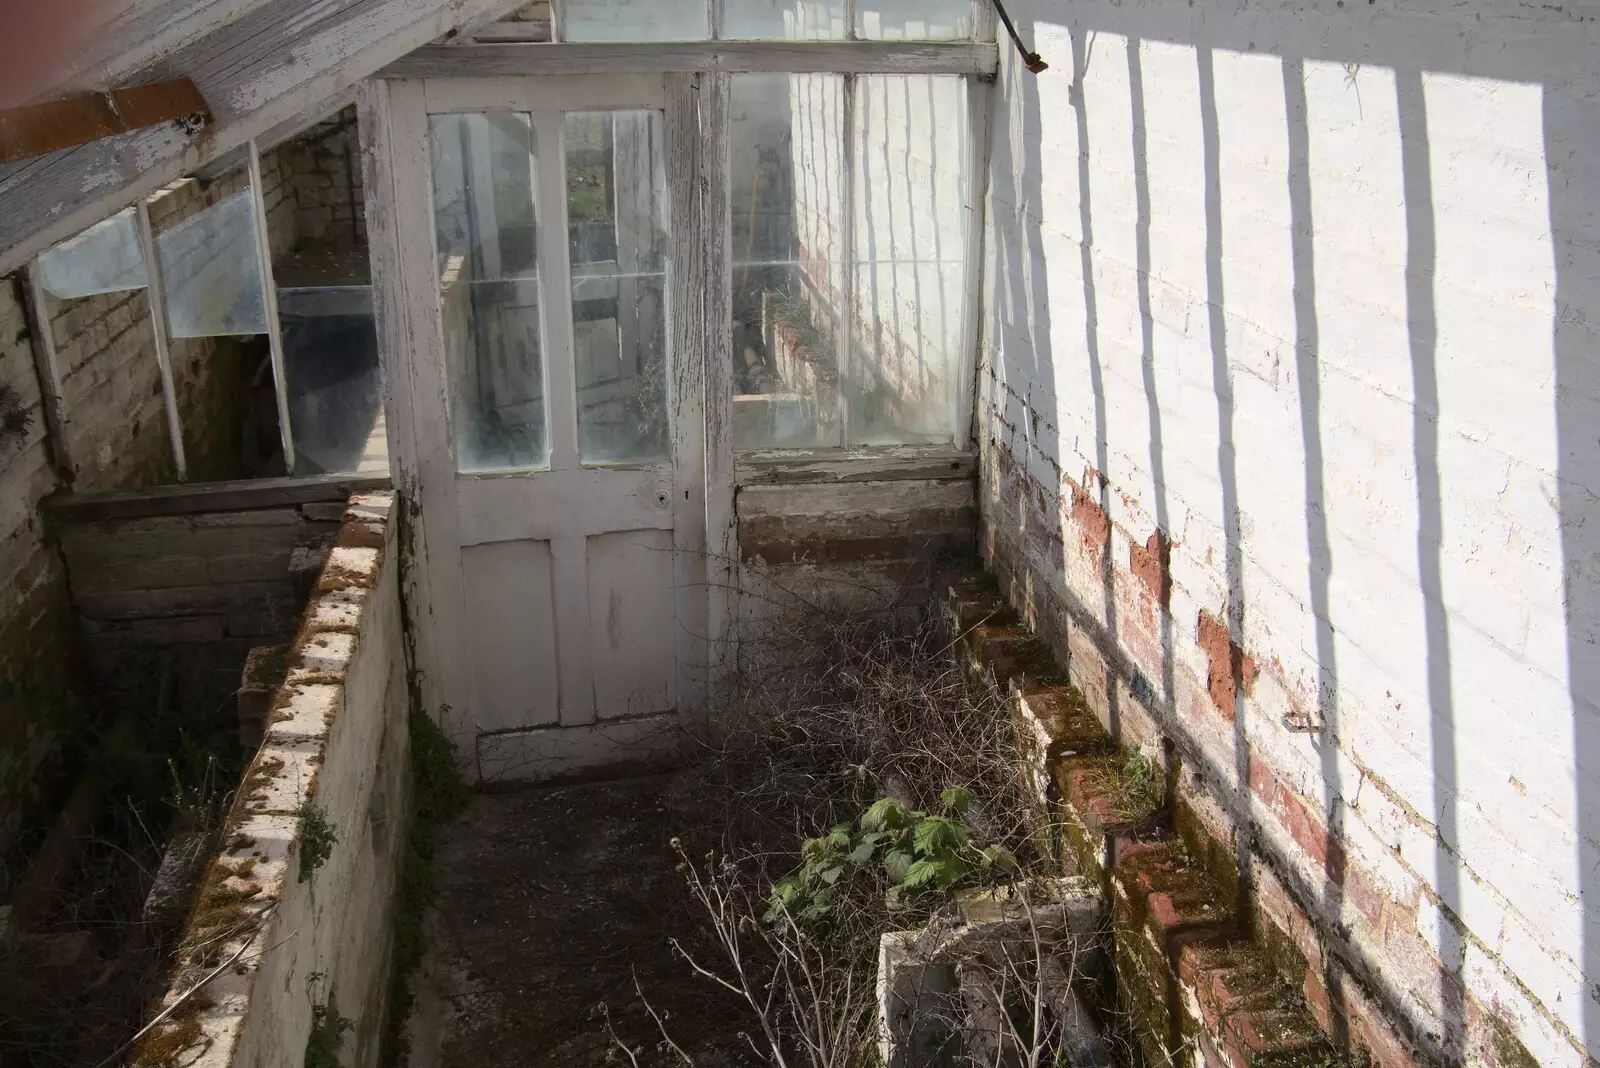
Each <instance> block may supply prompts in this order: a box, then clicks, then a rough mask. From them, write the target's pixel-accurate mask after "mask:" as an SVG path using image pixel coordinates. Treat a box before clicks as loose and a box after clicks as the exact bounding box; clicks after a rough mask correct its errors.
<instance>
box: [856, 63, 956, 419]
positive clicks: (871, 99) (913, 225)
mask: <svg viewBox="0 0 1600 1068" xmlns="http://www.w3.org/2000/svg"><path fill="white" fill-rule="evenodd" d="M851 135H852V136H853V137H854V138H855V160H856V162H855V183H854V184H855V191H856V193H855V202H854V213H853V214H854V218H853V219H852V224H853V227H854V233H855V249H854V251H855V261H856V267H855V294H854V303H855V315H854V320H855V331H854V343H853V347H852V350H851V358H850V362H849V374H848V381H847V383H846V386H845V388H846V393H847V397H846V405H847V409H848V412H849V435H848V442H847V443H848V444H850V445H901V444H904V445H911V444H933V443H941V442H948V441H952V440H954V437H955V427H956V396H957V385H958V380H959V376H960V375H962V374H964V373H967V372H966V370H965V369H966V367H967V365H968V362H969V361H968V360H967V358H966V354H965V353H964V352H963V345H964V343H965V342H964V340H963V324H962V309H963V307H964V306H965V301H966V278H967V270H966V228H967V216H968V212H967V189H968V175H967V169H968V150H967V137H968V133H967V105H966V85H965V83H964V81H963V80H962V79H961V78H958V77H942V76H935V75H870V76H869V75H863V76H862V77H861V78H860V80H859V81H858V82H857V84H856V101H855V122H854V129H853V130H852V131H851Z"/></svg>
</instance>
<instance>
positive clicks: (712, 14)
mask: <svg viewBox="0 0 1600 1068" xmlns="http://www.w3.org/2000/svg"><path fill="white" fill-rule="evenodd" d="M572 2H574V0H550V40H551V41H554V42H558V43H563V42H566V40H567V5H568V4H569V3H572ZM576 2H578V3H582V2H583V0H576ZM724 2H725V0H706V26H707V28H708V29H709V30H710V33H711V36H710V37H709V38H708V39H709V40H712V41H721V40H723V39H724V38H723V36H722V8H723V4H724ZM843 6H844V29H845V36H844V40H846V41H859V40H861V39H862V38H861V37H859V36H857V34H856V13H857V0H844V3H843ZM971 7H972V34H971V36H970V37H969V38H967V39H968V40H973V41H992V40H994V33H995V16H994V5H993V3H992V0H971ZM736 39H737V38H736ZM810 40H817V41H819V42H824V43H825V42H829V41H836V40H838V38H793V39H791V38H771V39H765V40H760V41H758V42H755V43H759V44H792V43H796V42H797V41H810Z"/></svg>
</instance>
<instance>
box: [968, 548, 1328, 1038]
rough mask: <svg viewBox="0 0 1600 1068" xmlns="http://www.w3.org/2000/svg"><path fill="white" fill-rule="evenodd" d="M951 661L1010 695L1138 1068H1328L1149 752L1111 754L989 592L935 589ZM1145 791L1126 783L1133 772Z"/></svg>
mask: <svg viewBox="0 0 1600 1068" xmlns="http://www.w3.org/2000/svg"><path fill="white" fill-rule="evenodd" d="M940 586H941V592H942V593H943V595H944V598H945V599H944V602H943V604H942V611H943V617H944V620H945V624H946V628H947V630H948V631H949V632H950V634H951V636H952V646H953V648H955V649H956V650H957V651H958V655H959V656H961V657H962V658H963V659H964V660H965V662H966V664H967V666H968V667H969V669H970V671H971V672H972V673H973V674H975V675H978V676H980V677H982V678H984V679H987V680H991V681H992V682H993V683H994V684H996V685H998V686H999V687H1000V688H1001V689H1002V690H1004V691H1005V692H1007V693H1009V695H1010V699H1011V706H1012V714H1013V718H1014V723H1015V728H1016V730H1017V733H1018V737H1019V739H1020V741H1021V747H1022V749H1023V752H1024V753H1025V755H1026V757H1027V760H1028V763H1029V765H1030V766H1031V768H1032V770H1033V772H1034V776H1035V783H1036V786H1037V789H1038V790H1039V793H1040V798H1041V800H1042V801H1043V803H1044V804H1045V805H1046V807H1047V810H1048V811H1050V812H1051V813H1052V815H1053V817H1054V818H1055V820H1056V828H1057V831H1058V833H1059V836H1060V838H1059V842H1058V843H1057V849H1058V852H1057V855H1056V859H1057V860H1058V861H1059V863H1060V865H1061V867H1062V869H1063V870H1064V872H1066V873H1067V874H1072V875H1081V876H1085V877H1087V878H1090V879H1092V880H1094V881H1096V882H1098V883H1099V884H1100V886H1101V888H1102V890H1103V892H1104V894H1105V899H1106V900H1107V901H1108V902H1109V903H1110V919H1109V927H1110V930H1109V932H1107V934H1108V936H1109V937H1108V938H1107V942H1108V944H1109V948H1110V960H1109V971H1110V973H1111V974H1110V975H1108V976H1106V978H1107V979H1109V980H1111V982H1108V983H1107V984H1106V986H1107V988H1114V989H1115V999H1114V1003H1113V1004H1111V1005H1106V1006H1104V1008H1105V1009H1107V1010H1109V1013H1110V1014H1111V1016H1112V1017H1113V1018H1114V1019H1116V1020H1117V1021H1118V1023H1119V1026H1121V1027H1123V1028H1125V1029H1126V1031H1127V1032H1128V1036H1127V1037H1129V1038H1130V1039H1131V1040H1132V1042H1133V1043H1134V1045H1135V1046H1137V1048H1138V1050H1139V1053H1140V1055H1141V1056H1142V1057H1143V1058H1144V1063H1146V1064H1192V1065H1195V1066H1203V1068H1252V1066H1256V1065H1268V1064H1285V1065H1311V1064H1325V1063H1330V1062H1332V1061H1333V1058H1334V1054H1333V1048H1334V1044H1333V1042H1332V1041H1331V1040H1330V1036H1329V1035H1328V1034H1327V1033H1325V1032H1324V1031H1323V1029H1322V1028H1321V1026H1319V1024H1318V1021H1317V1019H1316V1018H1315V1016H1314V1015H1313V1013H1312V1011H1311V1010H1310V1009H1309V1008H1308V1006H1307V1005H1306V1002H1305V1000H1304V998H1303V997H1301V996H1300V994H1299V991H1298V990H1297V989H1296V986H1297V983H1298V979H1299V976H1297V975H1294V974H1292V972H1289V971H1287V970H1286V969H1284V968H1283V967H1282V966H1281V963H1280V961H1279V960H1278V959H1276V958H1275V956H1274V953H1273V948H1274V947H1273V946H1272V945H1271V944H1270V941H1269V940H1268V939H1266V938H1264V937H1263V936H1262V934H1261V933H1260V932H1256V931H1253V930H1252V928H1251V925H1250V922H1249V916H1248V914H1247V910H1245V909H1243V908H1241V902H1240V899H1239V895H1238V887H1239V873H1238V870H1237V868H1233V869H1231V870H1230V869H1229V866H1228V863H1227V860H1228V859H1231V858H1222V859H1219V858H1215V857H1208V856H1206V855H1205V854H1204V853H1203V852H1201V851H1200V850H1198V849H1197V848H1196V843H1195V842H1194V841H1193V840H1191V838H1190V837H1189V836H1187V835H1185V834H1184V833H1182V829H1183V820H1182V819H1181V818H1180V817H1179V813H1178V809H1179V807H1180V803H1179V802H1178V801H1177V799H1176V797H1175V791H1174V789H1173V788H1172V787H1173V783H1172V776H1171V774H1169V767H1168V763H1167V761H1166V760H1165V759H1164V758H1163V755H1162V754H1160V753H1154V754H1147V753H1140V752H1135V751H1129V750H1124V749H1120V748H1119V747H1118V745H1117V744H1116V742H1115V741H1114V740H1113V739H1112V737H1111V735H1110V734H1109V733H1108V732H1107V731H1106V729H1105V727H1104V726H1103V725H1102V724H1101V722H1100V720H1099V718H1098V717H1097V716H1096V715H1095V712H1094V710H1093V709H1092V708H1091V707H1090V703H1089V701H1088V700H1087V699H1086V698H1085V695H1084V693H1083V692H1082V691H1081V690H1080V689H1079V688H1078V687H1077V686H1075V685H1074V684H1073V683H1072V682H1069V681H1066V672H1065V671H1063V670H1062V669H1061V668H1060V667H1059V666H1058V664H1057V663H1056V660H1055V657H1054V656H1053V654H1052V653H1051V651H1050V648H1049V646H1047V645H1046V644H1045V643H1044V642H1043V641H1041V640H1040V639H1039V638H1037V637H1036V636H1035V635H1034V634H1033V632H1032V630H1031V629H1030V628H1029V627H1027V626H1026V625H1024V623H1023V622H1022V621H1021V620H1020V619H1019V618H1018V616H1017V614H1016V612H1015V611H1013V610H1012V608H1011V607H1010V605H1008V604H1007V603H1006V600H1005V598H1004V597H1003V596H1002V595H1001V592H1000V590H999V588H998V587H997V585H996V584H995V583H994V582H993V581H992V580H990V579H987V578H976V579H974V578H957V579H953V580H951V579H944V580H942V581H941V583H940ZM1130 760H1136V761H1137V763H1138V764H1139V765H1142V767H1143V768H1145V769H1147V770H1148V773H1149V778H1148V779H1145V780H1143V781H1141V782H1138V783H1133V782H1130V772H1129V770H1128V768H1129V761H1130Z"/></svg>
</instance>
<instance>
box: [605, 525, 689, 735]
mask: <svg viewBox="0 0 1600 1068" xmlns="http://www.w3.org/2000/svg"><path fill="white" fill-rule="evenodd" d="M589 635H590V637H589V650H590V652H589V662H590V665H591V669H592V671H593V672H594V698H595V714H596V715H597V716H598V717H599V718H600V719H617V718H620V717H625V716H641V715H648V714H649V713H652V712H663V711H666V710H667V709H670V708H672V707H673V706H674V704H675V702H674V695H673V693H672V689H673V677H674V666H675V665H674V662H673V641H674V625H673V596H672V532H671V531H670V530H634V531H624V532H619V533H611V534H600V535H596V536H594V537H591V538H590V539H589Z"/></svg>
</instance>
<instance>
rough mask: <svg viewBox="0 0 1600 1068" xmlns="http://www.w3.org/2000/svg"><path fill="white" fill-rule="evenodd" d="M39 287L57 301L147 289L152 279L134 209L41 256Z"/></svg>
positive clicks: (99, 224) (122, 212)
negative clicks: (145, 260)
mask: <svg viewBox="0 0 1600 1068" xmlns="http://www.w3.org/2000/svg"><path fill="white" fill-rule="evenodd" d="M39 284H40V285H41V286H43V287H44V290H45V292H46V293H49V294H50V295H51V296H52V297H55V298H56V299H57V300H76V299H78V298H80V297H92V296H94V295H95V294H97V293H118V292H121V291H122V290H125V289H143V288H144V287H145V285H146V284H148V280H147V279H146V277H145V270H144V253H143V252H141V251H140V249H139V228H138V224H137V223H136V222H135V221H134V213H133V209H132V208H129V209H127V210H126V211H120V212H118V213H117V214H115V215H113V216H111V218H109V219H107V220H106V221H105V222H102V223H96V224H95V225H94V226H91V227H89V229H87V230H85V231H84V232H83V233H81V234H79V235H78V236H77V237H74V238H72V239H71V240H68V241H63V242H61V244H59V245H57V246H56V247H55V248H53V249H51V250H50V251H49V252H45V253H41V254H40V256H39Z"/></svg>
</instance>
